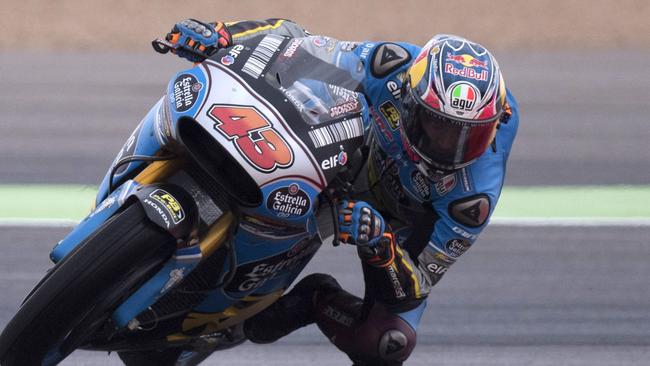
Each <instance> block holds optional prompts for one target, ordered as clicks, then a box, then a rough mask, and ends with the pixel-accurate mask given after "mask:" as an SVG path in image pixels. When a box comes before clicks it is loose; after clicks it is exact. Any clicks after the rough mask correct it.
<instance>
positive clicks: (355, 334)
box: [244, 274, 423, 366]
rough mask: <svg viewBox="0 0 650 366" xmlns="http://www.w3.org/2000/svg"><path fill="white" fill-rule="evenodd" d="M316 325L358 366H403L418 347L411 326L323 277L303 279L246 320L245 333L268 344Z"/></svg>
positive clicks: (382, 307) (332, 280) (252, 339)
mask: <svg viewBox="0 0 650 366" xmlns="http://www.w3.org/2000/svg"><path fill="white" fill-rule="evenodd" d="M422 308H423V307H422ZM313 322H315V323H317V325H318V327H319V328H320V329H321V331H322V332H323V333H324V334H325V335H326V336H327V337H328V338H329V339H330V340H331V341H332V343H334V345H335V346H336V347H337V348H339V349H340V350H341V351H343V352H345V353H346V354H347V355H348V356H349V357H350V358H351V359H352V360H353V361H354V362H355V365H359V366H365V365H377V366H379V365H387V366H388V365H390V366H394V365H401V363H402V362H403V361H404V360H405V359H406V358H408V356H409V355H410V353H411V351H412V350H413V347H415V339H416V334H415V330H414V327H413V326H411V325H410V324H409V322H408V321H406V320H404V319H403V318H402V317H400V316H399V315H396V314H394V313H392V312H390V311H388V310H387V309H386V308H385V307H384V306H381V305H379V304H374V305H370V304H368V303H364V301H363V300H362V299H361V298H359V297H357V296H354V295H352V294H350V293H348V292H346V291H345V290H343V289H342V288H341V286H340V285H339V284H338V282H336V280H335V279H334V278H333V277H331V276H329V275H325V274H312V275H309V276H307V277H305V278H304V279H303V280H301V281H300V282H299V283H298V284H297V285H296V286H295V287H294V289H293V290H292V291H290V292H289V293H288V294H287V295H285V296H283V297H282V298H280V300H278V301H277V302H276V303H274V304H273V305H271V306H270V307H269V308H267V309H266V310H264V311H263V312H261V313H260V314H258V315H256V316H255V317H253V318H251V319H249V320H248V321H246V323H245V324H244V333H245V334H246V335H247V337H248V338H249V339H250V340H251V341H253V342H255V343H270V342H274V341H276V340H278V339H279V338H281V337H283V336H285V335H287V334H289V333H291V332H292V331H294V330H296V329H298V328H300V327H303V326H305V325H307V324H310V323H313Z"/></svg>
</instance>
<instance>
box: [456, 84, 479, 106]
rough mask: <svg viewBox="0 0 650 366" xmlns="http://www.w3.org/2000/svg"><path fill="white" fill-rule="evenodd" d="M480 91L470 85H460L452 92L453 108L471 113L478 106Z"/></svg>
mask: <svg viewBox="0 0 650 366" xmlns="http://www.w3.org/2000/svg"><path fill="white" fill-rule="evenodd" d="M477 99H478V90H477V89H476V88H475V87H474V85H472V84H469V83H459V84H457V85H456V86H454V88H453V89H452V90H451V106H452V107H453V108H456V109H461V110H464V111H471V110H472V109H473V108H474V105H476V100H477Z"/></svg>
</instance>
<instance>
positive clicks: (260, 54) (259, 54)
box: [241, 34, 284, 79]
mask: <svg viewBox="0 0 650 366" xmlns="http://www.w3.org/2000/svg"><path fill="white" fill-rule="evenodd" d="M283 41H284V37H282V36H279V35H276V34H268V35H266V36H264V38H263V39H262V40H261V41H260V43H258V44H257V46H256V47H255V49H254V50H253V52H252V53H251V55H250V56H249V57H248V59H247V60H246V63H245V64H244V66H243V67H242V69H241V71H242V72H244V73H246V74H248V75H250V77H252V78H253V79H258V78H259V77H260V76H262V73H263V72H264V70H265V69H266V66H267V65H268V64H269V62H270V61H271V58H272V57H273V55H275V53H276V52H278V50H279V47H280V45H281V44H282V42H283Z"/></svg>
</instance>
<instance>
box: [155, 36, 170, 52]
mask: <svg viewBox="0 0 650 366" xmlns="http://www.w3.org/2000/svg"><path fill="white" fill-rule="evenodd" d="M151 46H152V47H153V49H154V51H156V52H158V53H162V54H165V53H167V52H169V51H170V50H171V49H173V48H174V44H173V43H171V42H169V41H167V40H165V39H162V38H156V39H154V40H153V41H151Z"/></svg>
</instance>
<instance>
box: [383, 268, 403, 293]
mask: <svg viewBox="0 0 650 366" xmlns="http://www.w3.org/2000/svg"><path fill="white" fill-rule="evenodd" d="M386 272H388V277H390V283H391V284H392V285H393V290H394V291H395V297H396V298H398V299H403V298H405V297H406V293H405V292H404V289H403V288H402V284H401V283H400V282H399V278H398V277H397V272H396V271H395V268H393V266H387V267H386Z"/></svg>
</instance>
